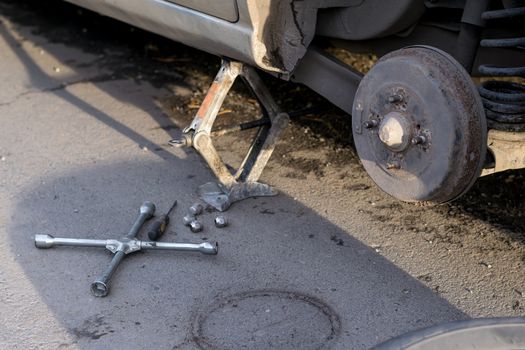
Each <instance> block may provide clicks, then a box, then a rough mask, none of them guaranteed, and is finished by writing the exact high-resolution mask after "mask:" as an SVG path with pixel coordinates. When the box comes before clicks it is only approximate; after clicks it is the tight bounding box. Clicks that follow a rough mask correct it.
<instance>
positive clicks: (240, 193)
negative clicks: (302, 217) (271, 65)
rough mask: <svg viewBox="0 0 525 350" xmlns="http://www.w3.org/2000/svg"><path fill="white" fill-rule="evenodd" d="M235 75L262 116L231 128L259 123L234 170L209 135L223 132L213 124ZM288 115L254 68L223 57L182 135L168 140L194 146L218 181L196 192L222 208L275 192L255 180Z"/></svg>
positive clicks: (248, 126) (244, 127)
mask: <svg viewBox="0 0 525 350" xmlns="http://www.w3.org/2000/svg"><path fill="white" fill-rule="evenodd" d="M238 76H241V78H243V80H244V81H245V83H246V84H247V85H248V86H249V87H250V89H251V90H252V91H253V94H254V95H255V97H256V98H257V100H258V102H259V104H260V106H261V108H262V110H263V114H264V117H263V118H262V119H260V120H256V121H254V122H250V123H245V124H243V125H241V126H240V127H238V128H233V129H237V130H245V129H247V128H250V127H259V131H258V132H257V134H256V136H255V138H254V139H253V141H252V144H251V146H250V149H249V151H248V153H247V154H246V156H245V158H244V160H243V161H242V163H241V165H240V167H239V168H238V169H237V170H236V171H235V173H234V174H233V173H232V172H231V171H230V169H229V168H228V166H227V165H226V164H225V163H224V162H223V160H222V159H221V157H220V156H219V154H218V153H217V150H216V149H215V147H214V145H213V141H212V138H211V136H218V135H220V134H224V133H220V132H218V133H217V132H214V131H212V127H213V123H214V122H215V119H216V118H217V114H218V113H219V110H220V108H221V106H222V104H223V102H224V99H225V98H226V96H227V94H228V92H229V91H230V89H231V87H232V85H233V83H234V82H235V79H237V77H238ZM289 119H290V118H289V116H288V114H287V113H283V112H281V111H280V110H279V108H278V106H277V104H276V103H275V101H274V100H273V98H272V96H271V95H270V92H269V91H268V89H266V87H265V86H264V83H263V81H262V80H261V78H260V77H259V76H258V74H257V72H256V71H255V68H253V67H251V66H248V65H245V64H243V63H241V62H236V61H229V60H226V59H223V61H222V64H221V68H220V69H219V72H218V73H217V76H216V77H215V80H214V81H213V83H212V84H211V86H210V89H209V90H208V93H207V94H206V97H205V98H204V101H203V102H202V104H201V106H200V108H199V110H198V111H197V114H196V115H195V117H194V118H193V121H192V122H191V124H190V125H189V126H188V127H187V128H185V129H184V130H183V132H182V137H181V138H180V139H177V140H171V141H170V144H171V145H172V146H178V147H193V148H195V150H197V152H198V153H199V154H200V155H201V156H202V158H204V160H205V161H206V163H207V164H208V166H209V167H210V169H211V170H212V171H213V173H214V174H215V176H216V177H217V180H218V183H215V182H210V183H207V184H204V185H202V186H201V187H200V188H199V195H200V197H201V198H202V200H203V201H205V202H206V203H208V204H210V205H211V206H213V207H214V208H216V209H217V210H219V211H225V210H226V209H228V208H229V207H230V205H231V204H232V203H234V202H237V201H240V200H242V199H246V198H248V197H259V196H274V195H276V194H277V191H276V190H275V189H274V188H272V187H271V186H269V185H267V184H263V183H260V182H258V180H259V177H260V176H261V173H262V171H263V169H264V167H265V166H266V163H267V162H268V160H269V159H270V156H271V155H272V152H273V150H274V148H275V145H276V144H277V141H278V140H279V136H280V135H281V133H282V131H283V130H284V129H285V128H286V126H287V125H288V122H289Z"/></svg>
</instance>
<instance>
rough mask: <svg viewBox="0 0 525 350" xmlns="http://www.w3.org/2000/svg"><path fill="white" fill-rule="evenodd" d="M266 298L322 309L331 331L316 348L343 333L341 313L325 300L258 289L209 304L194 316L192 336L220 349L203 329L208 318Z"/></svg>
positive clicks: (201, 343)
mask: <svg viewBox="0 0 525 350" xmlns="http://www.w3.org/2000/svg"><path fill="white" fill-rule="evenodd" d="M261 297H263V298H266V297H277V298H280V299H288V300H291V301H297V302H302V303H305V304H307V305H309V306H313V307H314V308H316V309H318V310H319V311H321V313H322V314H323V316H325V317H326V319H327V320H328V322H329V324H330V333H329V334H328V335H327V336H326V337H325V339H323V340H321V342H322V344H320V346H318V347H317V348H316V350H319V349H323V348H326V347H327V346H329V345H330V344H331V343H333V342H334V341H335V340H336V339H337V338H338V336H339V334H340V333H341V319H340V317H339V315H338V314H337V313H336V312H335V310H333V309H332V308H331V307H330V306H329V305H328V304H326V303H325V302H323V301H322V300H321V299H319V298H317V297H314V296H311V295H307V294H305V293H301V292H296V291H290V290H279V289H257V290H251V291H243V292H239V293H235V294H231V295H227V296H224V297H220V298H218V299H216V300H214V302H213V303H212V304H211V305H209V306H208V307H206V308H204V309H201V310H200V311H199V312H198V313H197V314H196V317H194V320H193V322H192V338H193V341H194V342H195V343H196V344H197V346H198V347H199V348H200V349H203V350H213V349H220V348H218V347H216V346H215V345H214V344H213V343H211V342H210V341H209V340H208V338H207V337H206V335H205V334H203V333H204V330H203V326H204V324H205V323H206V320H207V319H208V317H209V316H210V315H212V314H213V313H214V312H216V311H218V310H220V309H222V308H224V307H227V306H233V304H236V303H239V302H241V301H244V300H246V299H250V298H261Z"/></svg>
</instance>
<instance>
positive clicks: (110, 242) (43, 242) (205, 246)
mask: <svg viewBox="0 0 525 350" xmlns="http://www.w3.org/2000/svg"><path fill="white" fill-rule="evenodd" d="M154 213H155V205H154V204H153V203H151V202H144V203H143V204H142V205H141V206H140V210H139V216H138V217H137V219H136V220H135V223H134V224H133V226H132V227H131V229H130V230H129V233H128V234H127V235H126V236H124V237H122V238H120V239H79V238H55V237H53V236H51V235H46V234H39V235H35V246H36V247H37V248H51V247H53V246H57V245H64V246H76V247H103V248H106V249H107V250H109V251H110V252H112V253H113V254H114V256H113V259H112V260H111V262H110V264H109V266H108V267H107V269H106V270H105V271H104V273H103V274H102V275H101V276H100V277H99V278H97V279H96V280H95V281H94V282H93V283H92V284H91V292H92V293H93V295H94V296H96V297H105V296H106V295H108V293H109V286H108V282H109V279H110V278H111V276H112V275H113V273H114V272H115V270H116V269H117V267H118V265H119V264H120V262H121V261H122V259H123V258H124V257H125V256H126V255H127V254H130V253H133V252H136V251H139V250H141V249H144V250H147V249H150V250H180V251H192V252H201V253H203V254H207V255H216V254H217V253H218V245H217V243H215V244H211V243H209V242H204V243H200V244H192V243H163V242H151V241H140V240H137V239H135V238H136V236H137V234H138V233H139V230H140V228H141V227H142V225H143V224H144V223H145V222H146V220H148V219H150V218H151V217H153V214H154Z"/></svg>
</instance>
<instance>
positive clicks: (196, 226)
mask: <svg viewBox="0 0 525 350" xmlns="http://www.w3.org/2000/svg"><path fill="white" fill-rule="evenodd" d="M202 229H203V227H202V224H201V222H200V221H197V220H193V221H192V222H190V230H191V232H193V233H197V232H201V231H202Z"/></svg>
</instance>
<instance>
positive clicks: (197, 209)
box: [190, 203, 203, 215]
mask: <svg viewBox="0 0 525 350" xmlns="http://www.w3.org/2000/svg"><path fill="white" fill-rule="evenodd" d="M202 210H203V208H202V205H200V204H199V203H195V204H193V205H192V206H191V207H190V214H192V215H200V214H201V213H202Z"/></svg>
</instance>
